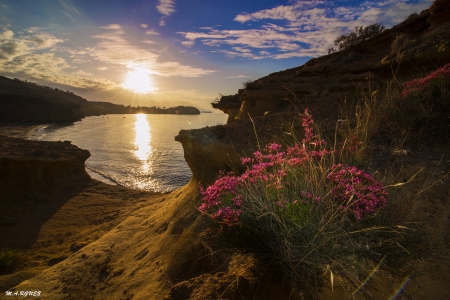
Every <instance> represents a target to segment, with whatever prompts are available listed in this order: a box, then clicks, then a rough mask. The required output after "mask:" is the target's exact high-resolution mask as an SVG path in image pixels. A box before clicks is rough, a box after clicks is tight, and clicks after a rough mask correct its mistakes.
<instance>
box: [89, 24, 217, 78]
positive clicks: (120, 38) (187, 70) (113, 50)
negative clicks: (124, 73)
mask: <svg viewBox="0 0 450 300" xmlns="http://www.w3.org/2000/svg"><path fill="white" fill-rule="evenodd" d="M102 28H103V29H106V32H105V33H103V34H100V35H96V36H94V38H95V39H97V40H98V42H97V44H96V45H95V46H94V47H92V48H90V49H89V55H91V56H92V57H94V58H95V59H96V60H98V61H101V62H103V63H108V64H116V65H121V66H126V67H129V68H136V67H140V68H146V69H149V70H151V71H150V72H151V73H152V74H155V75H159V76H164V77H168V76H182V77H199V76H203V75H207V74H210V73H213V72H214V71H213V70H205V69H202V68H195V67H192V66H186V65H182V64H180V63H178V62H160V61H158V59H159V54H158V53H156V52H152V51H149V50H147V49H143V48H140V47H138V46H134V45H132V44H131V43H130V42H129V41H128V40H127V39H126V35H125V34H124V33H118V32H122V31H123V30H122V28H121V27H120V28H119V27H118V26H116V25H108V26H104V27H102ZM144 42H146V43H147V44H148V43H149V42H150V41H144Z"/></svg>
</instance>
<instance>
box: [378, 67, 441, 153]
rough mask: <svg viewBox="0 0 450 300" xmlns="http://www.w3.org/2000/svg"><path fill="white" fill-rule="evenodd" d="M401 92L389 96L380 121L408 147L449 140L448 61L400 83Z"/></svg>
mask: <svg viewBox="0 0 450 300" xmlns="http://www.w3.org/2000/svg"><path fill="white" fill-rule="evenodd" d="M401 87H402V90H401V93H398V94H396V95H393V96H392V97H390V98H391V99H390V100H389V101H386V103H385V104H383V105H382V106H384V108H383V110H384V112H383V114H384V115H385V117H384V118H383V119H382V120H380V122H381V123H382V124H384V126H385V127H389V128H392V130H394V131H395V132H396V135H397V136H400V135H401V136H405V139H406V141H407V143H409V144H411V146H415V147H421V146H423V145H427V144H432V143H440V142H449V141H450V138H449V135H450V119H449V116H450V64H447V65H445V66H443V67H442V68H440V69H438V70H436V71H434V72H432V73H430V74H428V75H427V76H425V77H422V78H417V79H414V80H411V81H408V82H405V83H403V84H402V86H401Z"/></svg>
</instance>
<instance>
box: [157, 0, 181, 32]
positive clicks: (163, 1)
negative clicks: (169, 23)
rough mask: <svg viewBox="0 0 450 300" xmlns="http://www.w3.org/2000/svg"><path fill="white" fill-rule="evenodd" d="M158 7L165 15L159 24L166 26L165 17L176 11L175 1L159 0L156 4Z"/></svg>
mask: <svg viewBox="0 0 450 300" xmlns="http://www.w3.org/2000/svg"><path fill="white" fill-rule="evenodd" d="M156 9H157V10H158V11H159V13H160V14H162V15H163V16H162V18H161V20H160V21H159V26H165V25H166V21H165V20H164V18H165V17H168V16H170V15H171V14H173V13H174V12H175V11H176V10H175V2H174V1H173V0H159V4H158V5H157V6H156Z"/></svg>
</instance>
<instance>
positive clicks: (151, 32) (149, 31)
mask: <svg viewBox="0 0 450 300" xmlns="http://www.w3.org/2000/svg"><path fill="white" fill-rule="evenodd" d="M145 34H148V35H159V33H157V32H156V31H155V30H154V29H150V30H146V31H145Z"/></svg>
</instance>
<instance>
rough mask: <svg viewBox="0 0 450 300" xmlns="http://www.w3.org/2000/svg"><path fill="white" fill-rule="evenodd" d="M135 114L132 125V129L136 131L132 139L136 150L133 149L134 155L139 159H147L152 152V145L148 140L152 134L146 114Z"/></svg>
mask: <svg viewBox="0 0 450 300" xmlns="http://www.w3.org/2000/svg"><path fill="white" fill-rule="evenodd" d="M135 116H136V123H135V125H134V131H135V132H136V137H135V139H134V144H135V145H136V147H137V150H136V151H134V155H136V157H137V158H138V159H139V160H142V161H147V160H148V159H149V158H150V156H151V154H152V146H150V141H151V139H152V135H151V134H150V125H149V124H148V120H147V115H144V114H138V115H135Z"/></svg>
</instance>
